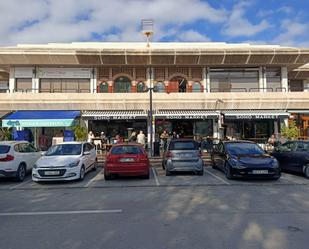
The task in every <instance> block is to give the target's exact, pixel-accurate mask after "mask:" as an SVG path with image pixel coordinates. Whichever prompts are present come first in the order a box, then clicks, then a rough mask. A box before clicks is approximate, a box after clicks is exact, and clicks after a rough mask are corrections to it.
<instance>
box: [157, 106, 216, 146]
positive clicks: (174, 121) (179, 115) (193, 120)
mask: <svg viewBox="0 0 309 249" xmlns="http://www.w3.org/2000/svg"><path fill="white" fill-rule="evenodd" d="M154 116H155V134H156V138H158V137H159V136H160V134H162V132H163V131H164V130H165V131H167V132H168V133H169V134H172V133H173V132H176V133H177V134H178V135H179V137H183V138H194V139H197V140H199V139H202V138H205V137H207V136H209V137H213V136H214V131H215V130H216V128H215V126H216V125H217V123H218V122H217V120H218V117H219V114H218V112H216V111H206V110H159V111H157V112H156V113H155V115H154Z"/></svg>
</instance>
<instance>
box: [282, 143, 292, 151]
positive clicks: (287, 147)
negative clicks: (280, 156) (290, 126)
mask: <svg viewBox="0 0 309 249" xmlns="http://www.w3.org/2000/svg"><path fill="white" fill-rule="evenodd" d="M294 147H295V143H293V142H287V143H285V144H283V145H281V146H279V151H280V152H289V151H293V150H294Z"/></svg>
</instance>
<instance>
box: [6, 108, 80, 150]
mask: <svg viewBox="0 0 309 249" xmlns="http://www.w3.org/2000/svg"><path fill="white" fill-rule="evenodd" d="M79 116H80V111H60V110H59V111H56V110H52V111H16V112H14V113H12V114H9V115H8V116H6V117H5V118H4V119H3V120H2V127H9V128H12V132H13V139H14V140H27V141H29V142H33V143H34V145H35V146H37V147H38V148H39V149H41V150H46V149H48V148H49V147H50V146H51V145H52V144H53V143H56V142H61V141H70V140H73V139H74V134H73V132H72V130H71V127H72V126H74V125H75V124H77V118H78V117H79Z"/></svg>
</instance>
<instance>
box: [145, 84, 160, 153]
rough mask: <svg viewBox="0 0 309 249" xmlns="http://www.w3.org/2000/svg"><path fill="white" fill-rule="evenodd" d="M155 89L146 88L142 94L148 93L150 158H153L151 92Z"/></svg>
mask: <svg viewBox="0 0 309 249" xmlns="http://www.w3.org/2000/svg"><path fill="white" fill-rule="evenodd" d="M156 90H157V88H156V87H146V88H145V90H144V92H149V112H148V113H149V117H148V118H149V124H150V127H149V128H150V129H149V133H150V141H149V143H150V147H149V149H150V156H153V125H152V123H153V108H152V92H153V91H156Z"/></svg>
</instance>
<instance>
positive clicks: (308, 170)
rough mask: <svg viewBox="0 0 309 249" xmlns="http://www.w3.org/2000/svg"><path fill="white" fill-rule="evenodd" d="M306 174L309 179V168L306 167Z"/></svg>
mask: <svg viewBox="0 0 309 249" xmlns="http://www.w3.org/2000/svg"><path fill="white" fill-rule="evenodd" d="M304 173H305V176H306V177H307V178H309V166H306V168H305V170H304Z"/></svg>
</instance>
